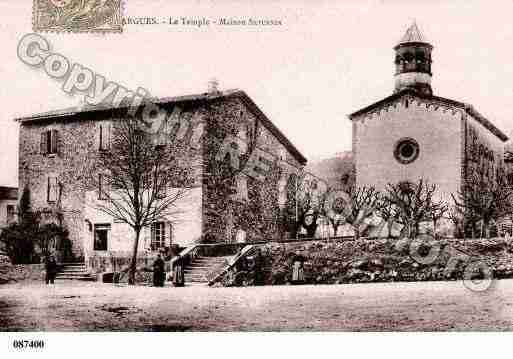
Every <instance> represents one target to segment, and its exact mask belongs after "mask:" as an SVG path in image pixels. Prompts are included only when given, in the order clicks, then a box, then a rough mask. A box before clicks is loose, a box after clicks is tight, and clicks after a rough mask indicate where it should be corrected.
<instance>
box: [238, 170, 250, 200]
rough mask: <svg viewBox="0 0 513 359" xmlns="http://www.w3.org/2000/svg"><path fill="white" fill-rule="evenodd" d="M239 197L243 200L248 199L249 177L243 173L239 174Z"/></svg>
mask: <svg viewBox="0 0 513 359" xmlns="http://www.w3.org/2000/svg"><path fill="white" fill-rule="evenodd" d="M237 197H238V199H239V200H241V201H245V200H247V199H248V179H247V177H246V176H244V175H243V174H239V175H238V176H237Z"/></svg>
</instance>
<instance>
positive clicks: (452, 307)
mask: <svg viewBox="0 0 513 359" xmlns="http://www.w3.org/2000/svg"><path fill="white" fill-rule="evenodd" d="M512 328H513V280H501V281H497V282H496V283H495V284H494V286H493V288H491V289H489V290H488V291H487V292H485V293H474V292H471V291H469V290H468V289H466V288H465V287H464V286H463V284H462V283H461V282H415V283H372V284H352V285H318V286H268V287H248V288H208V287H185V288H173V287H166V288H153V287H126V286H125V287H121V286H120V287H115V286H113V285H111V284H102V283H80V282H72V281H69V282H59V283H58V284H56V285H55V286H44V285H41V284H39V283H37V284H25V285H21V284H14V285H4V286H2V287H0V331H1V330H3V331H25V330H27V331H41V330H43V331H80V330H81V331H92V330H119V331H128V330H136V331H207V330H209V331H213V330H216V331H239V330H243V331H250V330H270V331H295V330H312V331H316V330H323V331H324V330H330V331H331V330H335V331H389V330H400V331H414V330H422V331H447V330H455V331H457V330H511V329H512Z"/></svg>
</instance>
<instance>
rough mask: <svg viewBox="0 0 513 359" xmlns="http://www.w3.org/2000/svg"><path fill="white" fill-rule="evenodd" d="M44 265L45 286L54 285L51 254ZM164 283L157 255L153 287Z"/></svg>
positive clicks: (53, 265) (53, 260)
mask: <svg viewBox="0 0 513 359" xmlns="http://www.w3.org/2000/svg"><path fill="white" fill-rule="evenodd" d="M44 265H45V282H46V284H54V283H55V277H56V276H57V272H58V269H59V267H58V265H57V261H56V259H55V256H54V255H53V254H50V255H47V256H46V257H45V260H44ZM165 281H166V270H165V262H164V259H163V258H162V254H161V253H159V254H158V255H157V259H155V262H153V286H155V287H163V286H164V282H165Z"/></svg>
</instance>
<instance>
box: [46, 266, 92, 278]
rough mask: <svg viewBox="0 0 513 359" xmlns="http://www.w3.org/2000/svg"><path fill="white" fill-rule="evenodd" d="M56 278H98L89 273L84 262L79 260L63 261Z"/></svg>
mask: <svg viewBox="0 0 513 359" xmlns="http://www.w3.org/2000/svg"><path fill="white" fill-rule="evenodd" d="M55 280H80V281H94V280H96V279H95V278H94V277H93V276H91V275H90V274H89V273H88V271H87V267H86V266H85V264H84V263H80V262H78V263H62V264H61V266H60V269H59V272H58V273H57V275H56V276H55Z"/></svg>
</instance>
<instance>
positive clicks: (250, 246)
mask: <svg viewBox="0 0 513 359" xmlns="http://www.w3.org/2000/svg"><path fill="white" fill-rule="evenodd" d="M256 248H258V245H256V244H247V245H245V246H244V247H243V248H242V249H241V250H240V251H239V253H237V254H236V255H235V256H234V257H233V258H232V259H231V260H230V261H229V262H228V263H227V264H226V266H225V267H224V268H223V269H221V270H220V271H219V272H218V273H217V274H216V275H214V276H212V278H211V279H210V278H209V281H208V285H209V286H212V285H214V284H215V283H216V282H218V281H219V280H220V279H221V278H222V277H223V276H225V275H226V274H227V273H228V272H229V271H230V270H231V269H232V268H233V267H234V266H235V265H237V263H239V261H240V260H241V259H242V258H244V257H246V256H249V255H251V254H252V252H253V251H254V250H255V249H256Z"/></svg>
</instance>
